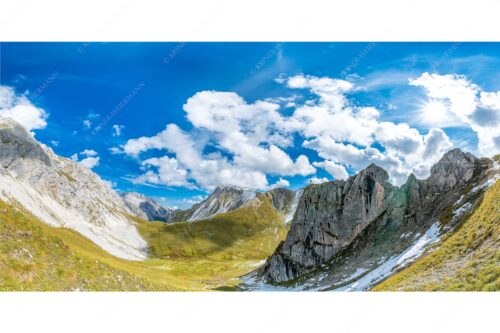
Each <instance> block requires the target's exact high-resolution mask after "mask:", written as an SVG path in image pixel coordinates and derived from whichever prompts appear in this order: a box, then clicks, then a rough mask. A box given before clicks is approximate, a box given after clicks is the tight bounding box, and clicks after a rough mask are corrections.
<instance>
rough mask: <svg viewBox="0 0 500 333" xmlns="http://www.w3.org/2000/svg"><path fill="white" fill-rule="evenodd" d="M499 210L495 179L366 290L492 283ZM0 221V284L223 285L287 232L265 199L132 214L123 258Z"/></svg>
mask: <svg viewBox="0 0 500 333" xmlns="http://www.w3.org/2000/svg"><path fill="white" fill-rule="evenodd" d="M499 207H500V182H496V183H495V184H494V185H493V186H492V187H491V188H490V189H488V190H487V191H486V193H485V195H484V198H483V200H482V202H481V204H480V205H479V206H478V207H477V208H476V209H475V210H474V212H473V213H472V214H471V215H470V216H469V218H467V219H466V221H465V222H464V223H462V224H461V225H460V226H458V227H457V228H456V229H455V230H454V231H453V232H452V233H451V234H449V235H445V236H444V237H443V238H442V240H441V241H440V242H439V243H437V244H434V245H433V246H432V247H431V249H430V250H429V251H428V253H427V254H426V255H424V256H423V257H421V258H420V259H418V260H417V261H416V262H414V263H413V264H411V265H410V266H408V267H407V268H405V269H403V270H402V271H400V272H398V273H396V274H394V275H392V276H391V277H389V278H388V279H386V280H385V281H383V282H382V283H380V284H379V285H377V286H375V287H374V288H373V290H376V291H398V290H420V291H424V290H429V291H430V290H500V266H499V265H498V263H499V262H500V211H499ZM0 220H1V221H0V222H1V223H0V290H4V291H6V290H7V291H8V290H11V291H14V290H15V291H21V290H57V291H65V290H68V291H69V290H106V291H121V290H122V291H133V290H157V291H159V290H165V291H167V290H168V291H202V290H204V291H208V290H231V289H233V288H234V287H236V286H237V285H238V284H240V282H241V281H240V277H241V276H242V275H244V274H246V273H248V272H250V271H253V270H254V269H256V268H257V267H258V266H260V265H262V264H263V262H264V260H265V259H266V258H268V256H269V255H270V254H271V253H272V252H273V251H274V250H275V249H276V247H277V246H278V244H279V242H280V241H281V240H283V239H284V238H285V236H286V233H287V230H288V229H287V227H285V226H284V225H283V222H282V221H283V219H282V217H280V216H278V215H277V213H276V211H275V210H274V209H272V207H271V204H270V202H269V200H267V199H266V198H263V199H261V200H260V201H257V203H256V204H254V205H251V206H249V207H245V208H242V209H238V210H236V211H233V212H229V213H225V214H220V215H218V216H216V217H214V218H212V219H210V220H204V221H198V222H195V223H190V222H180V223H175V224H165V223H161V222H146V221H142V220H140V219H134V220H135V222H136V224H137V228H138V230H139V232H140V233H141V235H142V236H143V237H144V238H145V239H146V240H147V241H148V243H149V245H150V248H149V252H150V259H148V260H145V261H129V260H124V259H119V258H117V257H114V256H112V255H110V254H109V253H107V252H106V251H104V250H102V249H101V248H100V247H98V246H97V245H95V244H94V243H93V242H91V241H90V240H88V239H87V238H85V237H83V236H82V235H80V234H78V233H77V232H75V231H72V230H69V229H64V228H54V227H51V226H48V225H47V224H45V223H42V222H41V221H39V220H38V219H36V218H35V217H33V216H32V215H31V214H29V213H26V212H25V211H23V210H21V209H17V208H15V207H13V206H11V205H8V204H6V203H5V202H2V201H0ZM279 289H281V288H278V290H279ZM264 290H265V289H264ZM273 290H274V289H273ZM284 290H286V288H284Z"/></svg>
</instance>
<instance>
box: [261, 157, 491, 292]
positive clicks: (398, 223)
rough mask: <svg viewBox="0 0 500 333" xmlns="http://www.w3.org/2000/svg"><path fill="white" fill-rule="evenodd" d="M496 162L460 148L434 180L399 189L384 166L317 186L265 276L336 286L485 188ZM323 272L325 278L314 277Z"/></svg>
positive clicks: (271, 279)
mask: <svg viewBox="0 0 500 333" xmlns="http://www.w3.org/2000/svg"><path fill="white" fill-rule="evenodd" d="M489 164H491V163H489V162H484V161H483V162H481V161H480V160H478V159H476V158H475V157H474V156H472V155H471V154H469V153H463V152H462V151H460V150H458V149H455V150H452V151H449V152H448V153H446V154H445V155H444V156H443V158H442V159H441V160H440V161H439V162H438V163H437V164H436V165H434V166H433V167H432V169H431V175H430V176H429V178H428V179H426V180H418V179H416V178H415V176H413V175H411V176H410V177H409V178H408V181H407V182H406V183H405V184H404V185H402V186H401V187H399V188H397V187H394V186H392V185H391V184H389V183H388V175H387V172H386V171H385V170H383V169H382V168H380V167H378V166H376V165H370V166H369V167H368V168H366V169H365V170H363V171H361V172H359V173H358V174H357V175H355V176H352V177H349V178H348V179H347V180H346V181H333V182H328V183H323V184H319V185H310V186H308V187H307V188H305V190H304V193H303V195H302V197H301V199H300V201H299V205H298V208H297V212H296V213H295V216H294V218H293V221H292V225H291V230H290V232H289V234H288V235H287V238H286V240H285V241H284V242H283V243H282V244H280V246H279V247H278V249H277V250H276V251H275V253H274V254H273V255H272V256H271V257H270V258H269V259H268V260H267V262H266V264H265V265H264V266H263V267H262V268H261V269H260V270H259V271H258V272H257V273H258V275H259V276H261V277H263V278H264V279H265V280H267V281H269V282H272V283H281V282H287V281H299V280H301V279H302V280H304V281H305V280H308V279H309V283H310V284H311V285H314V284H316V285H323V286H325V285H329V286H331V285H335V284H339V283H340V282H341V281H343V280H345V279H346V276H350V275H351V276H352V275H354V274H355V272H360V271H369V270H371V269H374V268H375V267H377V265H379V263H380V262H383V261H384V260H386V259H387V258H390V257H393V256H396V255H398V254H400V253H402V252H403V251H404V250H405V249H406V248H408V246H409V245H411V244H412V242H413V241H414V239H416V238H415V237H417V236H418V235H420V234H424V233H425V232H426V230H428V229H429V228H430V227H431V226H432V225H433V224H434V223H436V222H437V221H440V220H441V219H443V217H445V216H446V214H447V213H448V212H449V211H450V207H454V205H457V202H459V199H460V198H463V195H464V194H465V193H466V192H467V191H468V189H470V187H471V185H473V184H475V183H480V180H481V179H482V178H483V177H484V175H485V170H487V168H488V166H489ZM468 200H470V201H471V202H474V200H476V197H474V196H470V198H469V199H468ZM462 204H463V203H462ZM318 270H319V271H322V272H323V273H321V277H320V278H319V276H318V274H317V273H313V272H317V271H318ZM314 277H315V278H314ZM319 280H321V283H320V282H318V281H319Z"/></svg>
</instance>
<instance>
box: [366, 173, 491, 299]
mask: <svg viewBox="0 0 500 333" xmlns="http://www.w3.org/2000/svg"><path fill="white" fill-rule="evenodd" d="M499 262H500V181H497V182H496V183H495V184H494V185H493V186H492V187H491V188H490V189H488V190H487V192H486V193H485V195H484V198H483V201H482V202H481V204H480V205H479V207H478V208H477V209H476V210H475V211H474V212H473V213H472V214H471V216H470V217H469V218H468V219H467V220H466V221H465V222H464V223H463V224H461V225H460V226H459V227H457V229H456V230H455V231H454V232H453V233H452V234H450V235H449V236H448V237H446V238H444V239H443V240H442V241H441V243H440V244H439V246H438V247H437V249H436V250H435V251H434V252H431V253H430V254H428V255H427V256H425V257H423V258H421V259H419V260H417V261H416V262H415V263H413V264H412V265H410V266H409V267H408V268H406V269H404V270H402V271H401V272H399V273H397V274H395V275H393V276H392V277H390V278H388V279H387V280H385V281H383V282H382V283H381V284H379V285H377V286H375V288H374V290H377V291H383V290H385V291H394V290H425V291H431V290H454V291H459V290H464V291H466V290H475V291H482V290H483V291H497V290H500V265H499V264H498V263H499Z"/></svg>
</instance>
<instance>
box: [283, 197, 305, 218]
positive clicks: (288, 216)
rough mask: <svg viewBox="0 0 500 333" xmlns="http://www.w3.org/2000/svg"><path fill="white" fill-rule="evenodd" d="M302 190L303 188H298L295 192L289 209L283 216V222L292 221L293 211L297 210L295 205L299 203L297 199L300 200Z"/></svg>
mask: <svg viewBox="0 0 500 333" xmlns="http://www.w3.org/2000/svg"><path fill="white" fill-rule="evenodd" d="M303 192H304V189H300V190H298V191H296V192H295V197H294V198H293V201H292V203H291V204H290V209H289V211H288V213H287V214H286V216H285V224H288V223H290V222H292V220H293V216H294V215H295V212H296V211H297V206H298V205H299V200H300V197H301V196H302V193H303Z"/></svg>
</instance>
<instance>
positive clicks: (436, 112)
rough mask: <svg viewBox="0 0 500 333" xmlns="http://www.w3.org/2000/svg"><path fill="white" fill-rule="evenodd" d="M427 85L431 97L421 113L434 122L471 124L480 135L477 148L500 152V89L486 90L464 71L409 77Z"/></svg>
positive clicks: (426, 90) (439, 123)
mask: <svg viewBox="0 0 500 333" xmlns="http://www.w3.org/2000/svg"><path fill="white" fill-rule="evenodd" d="M410 84H411V85H414V86H418V87H422V88H424V90H425V92H426V94H427V97H428V101H427V102H425V104H424V106H423V107H422V108H421V110H420V113H421V116H422V117H423V118H424V119H426V121H427V122H428V123H429V124H431V125H434V126H440V127H448V126H447V125H446V124H449V126H462V127H469V128H471V129H472V130H473V131H474V132H475V133H476V134H477V137H478V141H479V143H478V147H477V148H478V152H479V154H481V155H485V156H492V155H495V154H498V153H500V146H499V145H498V144H497V140H499V138H500V91H499V92H485V91H483V90H482V89H481V88H480V87H479V86H478V85H477V84H475V83H473V82H471V81H470V80H468V79H467V78H466V77H465V76H463V75H457V74H448V75H439V74H429V73H423V74H422V75H421V76H420V77H418V78H417V79H414V80H410Z"/></svg>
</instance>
